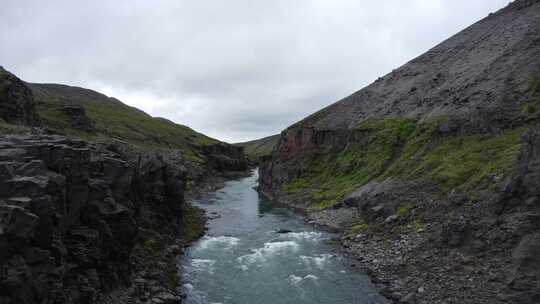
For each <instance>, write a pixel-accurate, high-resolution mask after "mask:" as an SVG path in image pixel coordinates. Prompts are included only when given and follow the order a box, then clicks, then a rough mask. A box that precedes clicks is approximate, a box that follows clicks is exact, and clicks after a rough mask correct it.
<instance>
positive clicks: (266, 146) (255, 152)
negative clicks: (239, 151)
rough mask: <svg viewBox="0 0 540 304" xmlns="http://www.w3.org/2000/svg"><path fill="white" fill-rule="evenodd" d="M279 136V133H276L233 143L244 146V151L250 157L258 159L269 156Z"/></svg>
mask: <svg viewBox="0 0 540 304" xmlns="http://www.w3.org/2000/svg"><path fill="white" fill-rule="evenodd" d="M279 136H280V135H279V134H276V135H272V136H268V137H264V138H261V139H256V140H250V141H246V142H242V143H236V144H234V145H235V146H239V147H244V152H245V153H246V155H247V156H248V157H249V158H250V159H252V160H258V159H259V158H261V157H264V156H269V155H270V154H271V153H272V151H273V150H274V147H275V146H276V145H277V143H278V141H279Z"/></svg>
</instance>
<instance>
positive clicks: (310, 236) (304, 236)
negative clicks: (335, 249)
mask: <svg viewBox="0 0 540 304" xmlns="http://www.w3.org/2000/svg"><path fill="white" fill-rule="evenodd" d="M322 236H323V234H322V233H321V232H314V231H302V232H289V233H284V234H281V235H280V238H286V239H295V240H306V241H318V240H321V239H322Z"/></svg>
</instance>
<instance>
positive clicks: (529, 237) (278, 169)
mask: <svg viewBox="0 0 540 304" xmlns="http://www.w3.org/2000/svg"><path fill="white" fill-rule="evenodd" d="M538 16H540V1H538V0H517V1H514V2H513V3H511V4H509V5H508V6H507V7H506V8H504V9H502V10H500V11H499V12H496V13H494V14H490V16H488V17H486V18H485V19H483V20H481V21H479V22H478V23H476V24H474V25H472V26H471V27H469V28H467V29H465V30H464V31H462V32H460V33H458V34H457V35H455V36H454V37H451V38H450V39H448V40H446V41H444V42H443V43H441V44H440V45H438V46H436V47H434V48H433V49H431V50H430V51H428V52H427V53H425V54H423V55H421V56H420V57H418V58H416V59H414V60H412V61H411V62H409V63H407V64H406V65H404V66H402V67H400V68H398V69H396V70H394V71H393V72H392V73H390V74H388V75H386V76H384V77H381V78H379V79H378V80H377V81H375V82H374V83H373V84H371V85H369V86H367V87H366V88H364V89H362V90H360V91H358V92H356V93H354V94H353V95H351V96H349V97H346V98H344V99H342V100H340V101H338V102H337V103H335V104H333V105H330V106H329V107H327V108H325V109H323V110H321V111H319V112H317V113H315V114H313V115H311V116H309V117H307V118H306V119H304V120H302V121H300V122H298V123H296V124H294V125H292V126H290V127H289V128H287V129H286V130H284V131H283V132H282V133H281V137H280V140H279V143H278V145H277V147H276V148H275V150H274V152H273V154H272V156H270V157H268V158H266V159H265V161H264V162H263V164H262V165H261V167H260V191H261V192H262V193H264V194H266V195H268V196H271V197H273V198H276V199H278V200H281V201H283V202H285V203H289V204H292V205H294V206H296V207H300V208H304V209H306V210H308V211H309V213H310V217H311V218H312V220H314V221H315V222H318V223H321V224H325V225H328V226H330V227H332V228H335V229H341V231H343V233H344V236H343V238H342V243H343V245H344V246H345V248H346V249H347V250H348V252H349V253H350V254H351V255H353V256H355V257H356V258H357V259H358V263H357V265H358V266H361V267H362V268H363V269H368V270H369V273H371V274H372V275H373V278H374V282H375V283H376V284H377V285H378V286H379V287H380V289H381V291H382V292H383V294H384V295H386V296H387V297H388V298H389V299H393V300H395V302H396V303H490V304H491V303H524V304H525V303H527V304H528V303H539V301H540V289H539V288H540V285H539V284H540V276H539V274H538V272H537V267H536V265H537V263H538V259H537V253H538V233H539V232H540V230H539V229H540V227H539V226H538V212H539V210H540V209H539V208H540V205H539V204H538V202H539V199H538V197H539V194H540V193H538V189H539V188H540V184H539V182H538V181H539V179H538V177H539V174H540V168H539V167H538V160H537V154H538V151H539V147H540V142H538V139H537V137H538V128H539V125H540V124H539V121H540V115H539V113H540V112H539V110H540V104H539V101H540V18H538Z"/></svg>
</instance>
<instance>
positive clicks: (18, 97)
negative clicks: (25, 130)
mask: <svg viewBox="0 0 540 304" xmlns="http://www.w3.org/2000/svg"><path fill="white" fill-rule="evenodd" d="M33 102H34V97H33V95H32V91H31V90H30V89H29V88H28V87H27V86H26V85H25V83H24V82H23V81H21V80H20V79H19V78H17V77H16V76H14V75H13V74H11V73H9V72H8V71H6V70H4V69H3V68H2V67H0V118H1V119H3V120H4V121H6V122H8V123H11V124H17V125H27V126H35V125H39V118H38V116H37V115H36V112H35V109H34V103H33Z"/></svg>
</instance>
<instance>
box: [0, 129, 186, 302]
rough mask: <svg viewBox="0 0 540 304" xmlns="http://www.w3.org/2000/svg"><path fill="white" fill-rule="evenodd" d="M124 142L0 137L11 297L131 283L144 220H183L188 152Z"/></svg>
mask: <svg viewBox="0 0 540 304" xmlns="http://www.w3.org/2000/svg"><path fill="white" fill-rule="evenodd" d="M120 150H121V149H118V148H116V149H114V148H112V147H103V146H96V145H89V144H87V143H85V142H82V141H78V140H73V139H69V138H66V137H61V136H31V135H29V136H3V137H1V138H0V159H1V162H0V168H2V169H1V172H2V176H1V178H0V188H1V191H0V249H1V250H0V252H1V255H0V267H1V271H0V299H1V300H2V303H10V304H15V303H24V304H26V303H44V302H45V303H96V302H98V301H100V299H101V298H102V296H103V294H104V293H107V292H110V291H112V290H114V289H118V288H120V287H123V286H127V285H129V284H130V279H131V275H132V273H131V272H132V266H131V264H130V263H131V262H130V256H131V255H132V250H133V247H134V245H135V243H136V239H137V235H138V231H139V227H140V222H141V221H142V220H149V221H151V220H155V221H158V220H157V219H153V217H156V218H159V221H162V223H161V224H165V225H170V226H172V227H179V223H180V221H181V218H182V210H183V208H184V207H183V206H184V198H183V191H184V188H185V170H184V168H183V167H182V165H181V164H180V163H179V161H180V160H177V161H174V160H172V158H169V157H168V156H165V155H161V154H155V153H149V152H137V151H136V150H129V149H124V150H123V151H120ZM142 214H144V215H145V216H149V218H147V219H141V215H142ZM152 214H155V216H152ZM156 224H157V225H159V224H158V223H156Z"/></svg>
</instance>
